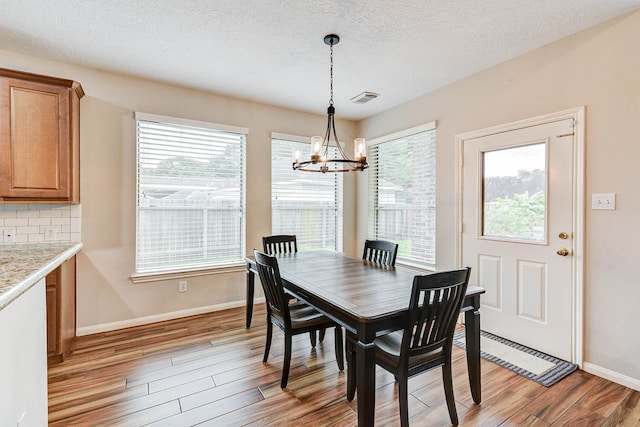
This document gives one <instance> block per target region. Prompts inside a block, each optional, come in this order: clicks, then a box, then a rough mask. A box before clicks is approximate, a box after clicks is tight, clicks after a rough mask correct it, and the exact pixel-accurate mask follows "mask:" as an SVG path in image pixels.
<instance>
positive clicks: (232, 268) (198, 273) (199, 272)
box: [129, 263, 247, 283]
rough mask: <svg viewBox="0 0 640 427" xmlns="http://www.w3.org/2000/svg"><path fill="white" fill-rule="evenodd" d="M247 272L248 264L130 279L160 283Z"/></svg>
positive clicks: (145, 275) (156, 274)
mask: <svg viewBox="0 0 640 427" xmlns="http://www.w3.org/2000/svg"><path fill="white" fill-rule="evenodd" d="M244 271H247V266H246V264H244V263H242V264H234V265H225V266H223V267H213V268H206V269H199V270H181V271H160V272H156V273H142V274H132V275H131V276H130V277H129V279H131V281H132V282H133V283H147V282H159V281H162V280H172V279H185V278H187V277H197V276H209V275H211V274H226V273H239V272H244Z"/></svg>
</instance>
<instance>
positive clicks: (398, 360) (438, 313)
mask: <svg viewBox="0 0 640 427" xmlns="http://www.w3.org/2000/svg"><path fill="white" fill-rule="evenodd" d="M470 271H471V269H470V268H462V269H458V270H451V271H443V272H440V273H434V274H428V275H425V276H415V278H414V279H413V289H412V292H411V299H410V302H409V312H408V318H407V322H406V327H405V329H402V330H399V331H395V332H391V333H388V334H386V335H382V336H380V337H378V338H376V339H375V340H374V344H375V347H376V363H377V364H378V365H380V366H382V367H383V368H384V369H385V370H387V371H389V372H391V373H392V374H393V375H394V376H395V377H396V380H397V381H398V389H399V390H398V391H399V393H398V400H399V406H400V423H401V425H402V426H408V425H409V409H408V391H407V388H408V387H407V383H408V380H409V378H410V377H412V376H414V375H417V374H419V373H421V372H425V371H428V370H431V369H434V368H437V367H440V366H441V367H442V382H443V384H444V394H445V399H446V402H447V408H448V409H449V418H450V419H451V423H452V424H454V425H458V414H457V411H456V404H455V398H454V395H453V381H452V374H451V351H452V345H453V333H454V330H455V327H456V320H457V318H458V314H459V313H460V308H461V307H462V302H463V301H464V297H465V293H466V291H467V285H468V283H469V274H470ZM351 362H352V363H350V364H349V367H348V372H347V398H349V400H351V399H353V395H354V393H355V372H354V371H355V370H354V367H355V364H353V360H352V361H351Z"/></svg>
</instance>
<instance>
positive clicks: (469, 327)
mask: <svg viewBox="0 0 640 427" xmlns="http://www.w3.org/2000/svg"><path fill="white" fill-rule="evenodd" d="M464 325H465V326H464V331H465V340H466V347H467V369H468V370H469V384H470V385H471V396H472V397H473V401H474V402H476V403H477V404H480V401H481V384H480V311H478V310H477V309H473V310H469V311H465V313H464Z"/></svg>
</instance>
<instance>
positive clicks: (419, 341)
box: [400, 267, 471, 363]
mask: <svg viewBox="0 0 640 427" xmlns="http://www.w3.org/2000/svg"><path fill="white" fill-rule="evenodd" d="M470 271H471V269H470V268H468V267H467V268H462V269H457V270H450V271H443V272H439V273H434V274H428V275H425V276H415V277H414V279H413V289H412V292H411V300H410V302H409V322H408V323H407V327H406V328H405V331H404V335H403V338H402V347H401V351H400V357H401V359H404V360H405V362H406V361H408V359H409V358H412V359H414V358H416V357H417V356H420V355H423V354H426V353H431V352H434V351H438V350H442V351H443V353H446V352H450V351H451V345H452V341H453V333H454V330H455V326H456V320H457V318H458V314H459V313H460V308H461V307H462V302H463V300H464V296H465V293H466V292H467V286H468V284H469V274H470ZM401 363H402V362H401Z"/></svg>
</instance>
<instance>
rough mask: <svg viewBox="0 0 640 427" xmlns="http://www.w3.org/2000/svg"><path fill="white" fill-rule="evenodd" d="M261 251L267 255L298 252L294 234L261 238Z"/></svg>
mask: <svg viewBox="0 0 640 427" xmlns="http://www.w3.org/2000/svg"><path fill="white" fill-rule="evenodd" d="M262 250H263V251H264V253H266V254H268V255H277V254H290V253H294V252H298V243H297V240H296V236H295V234H279V235H275V236H266V237H263V238H262Z"/></svg>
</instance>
